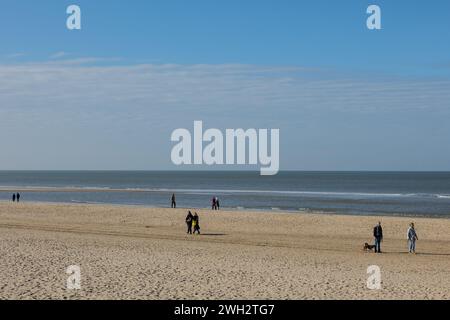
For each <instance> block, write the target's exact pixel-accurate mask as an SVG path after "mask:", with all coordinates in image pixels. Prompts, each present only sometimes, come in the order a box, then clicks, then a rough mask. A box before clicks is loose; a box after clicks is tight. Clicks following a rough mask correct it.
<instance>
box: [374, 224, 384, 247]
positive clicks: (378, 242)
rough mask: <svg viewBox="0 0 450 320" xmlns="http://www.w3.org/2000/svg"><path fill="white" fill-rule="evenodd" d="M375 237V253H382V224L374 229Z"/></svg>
mask: <svg viewBox="0 0 450 320" xmlns="http://www.w3.org/2000/svg"><path fill="white" fill-rule="evenodd" d="M373 237H374V238H375V253H381V242H382V241H383V228H382V227H381V222H378V224H377V225H376V226H375V228H373Z"/></svg>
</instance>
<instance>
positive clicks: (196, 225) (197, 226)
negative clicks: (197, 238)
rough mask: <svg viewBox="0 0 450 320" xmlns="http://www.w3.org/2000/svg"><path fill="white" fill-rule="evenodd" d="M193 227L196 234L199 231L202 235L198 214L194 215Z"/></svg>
mask: <svg viewBox="0 0 450 320" xmlns="http://www.w3.org/2000/svg"><path fill="white" fill-rule="evenodd" d="M192 227H193V228H194V234H195V231H197V233H198V234H200V219H199V217H198V214H197V212H196V213H194V217H193V218H192Z"/></svg>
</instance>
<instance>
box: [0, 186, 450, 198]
mask: <svg viewBox="0 0 450 320" xmlns="http://www.w3.org/2000/svg"><path fill="white" fill-rule="evenodd" d="M15 190H21V191H35V192H38V191H42V192H149V193H150V192H155V193H158V192H159V193H172V192H173V193H179V194H186V195H189V194H191V195H242V194H249V195H274V196H277V195H278V196H310V197H331V198H333V197H337V198H377V197H381V198H399V197H416V198H430V197H432V198H439V199H450V195H448V194H431V193H383V192H380V193H376V192H351V191H346V192H344V191H303V190H261V189H259V190H258V189H180V188H178V189H177V188H175V189H169V188H139V187H136V188H132V187H125V188H114V187H108V186H92V187H91V186H81V187H80V186H61V187H57V186H0V191H3V192H7V191H15Z"/></svg>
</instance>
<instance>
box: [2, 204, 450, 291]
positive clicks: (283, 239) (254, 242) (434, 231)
mask: <svg viewBox="0 0 450 320" xmlns="http://www.w3.org/2000/svg"><path fill="white" fill-rule="evenodd" d="M196 211H197V212H198V213H199V215H200V225H201V231H202V235H200V236H198V235H195V236H194V235H187V234H186V228H185V222H184V219H185V216H186V213H187V211H186V209H176V210H173V209H159V208H145V207H125V206H103V205H82V204H73V205H72V204H48V203H20V204H13V203H10V202H0V255H1V263H0V298H1V299H449V298H450V233H449V230H450V219H429V218H400V217H365V216H341V215H324V214H289V213H268V212H242V211H219V212H213V211H210V210H196ZM378 220H381V222H382V224H383V227H384V233H385V239H384V243H383V250H384V253H383V254H380V255H378V254H374V253H367V252H364V251H363V250H362V246H363V244H364V243H365V242H370V243H372V237H371V234H372V228H373V226H374V225H375V224H376V223H377V222H378ZM411 221H414V222H415V223H416V229H417V232H418V235H419V239H420V241H418V244H417V245H418V247H417V251H418V254H417V255H409V254H408V253H407V245H406V229H407V226H408V224H409V222H411ZM71 265H77V266H79V267H80V269H81V289H80V290H68V289H67V287H66V280H67V277H68V274H66V269H67V267H68V266H71ZM370 265H378V266H379V267H380V269H381V274H382V288H381V290H369V289H368V288H367V286H366V281H367V278H368V274H367V267H368V266H370Z"/></svg>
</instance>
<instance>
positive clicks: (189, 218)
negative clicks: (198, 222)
mask: <svg viewBox="0 0 450 320" xmlns="http://www.w3.org/2000/svg"><path fill="white" fill-rule="evenodd" d="M193 218H194V217H193V216H192V213H191V212H190V211H189V213H188V215H187V216H186V225H187V234H192V223H193Z"/></svg>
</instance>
